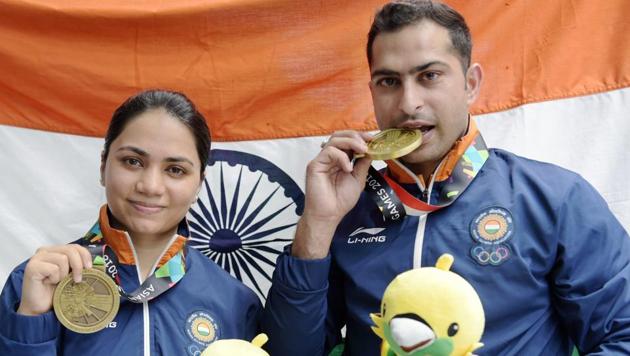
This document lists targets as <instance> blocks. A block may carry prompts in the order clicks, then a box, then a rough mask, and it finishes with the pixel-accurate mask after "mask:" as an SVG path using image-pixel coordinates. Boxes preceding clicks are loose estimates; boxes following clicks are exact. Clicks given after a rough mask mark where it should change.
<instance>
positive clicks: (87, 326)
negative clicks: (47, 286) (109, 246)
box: [53, 268, 120, 334]
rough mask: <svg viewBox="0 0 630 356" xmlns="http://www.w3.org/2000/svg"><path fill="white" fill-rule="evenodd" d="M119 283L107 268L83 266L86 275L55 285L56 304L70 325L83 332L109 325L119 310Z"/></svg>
mask: <svg viewBox="0 0 630 356" xmlns="http://www.w3.org/2000/svg"><path fill="white" fill-rule="evenodd" d="M119 304H120V294H119V293H118V286H116V283H114V281H113V280H112V279H111V278H110V277H109V276H108V275H107V274H105V272H102V271H99V270H97V269H94V268H88V269H84V270H83V279H82V281H81V282H80V283H74V281H73V280H72V275H71V274H69V275H68V276H66V278H64V279H63V280H62V281H61V282H60V283H59V284H58V285H57V288H56V289H55V294H54V296H53V308H54V309H55V315H57V319H59V321H60V322H61V324H63V326H65V327H66V328H68V329H70V330H72V331H74V332H77V333H82V334H88V333H93V332H97V331H99V330H101V329H103V328H105V327H106V326H107V325H108V324H109V323H110V322H111V321H112V320H114V317H115V316H116V313H118V307H119Z"/></svg>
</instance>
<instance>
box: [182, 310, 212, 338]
mask: <svg viewBox="0 0 630 356" xmlns="http://www.w3.org/2000/svg"><path fill="white" fill-rule="evenodd" d="M186 334H188V337H190V338H191V339H192V340H193V341H195V342H197V343H199V344H200V345H203V346H207V345H209V344H210V343H212V342H213V341H215V340H216V339H217V338H218V337H219V327H218V325H217V322H216V321H215V319H214V318H213V317H212V316H211V315H210V314H208V313H206V312H203V311H196V312H193V313H191V314H190V315H189V316H188V318H187V319H186Z"/></svg>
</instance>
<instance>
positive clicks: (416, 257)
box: [413, 213, 429, 268]
mask: <svg viewBox="0 0 630 356" xmlns="http://www.w3.org/2000/svg"><path fill="white" fill-rule="evenodd" d="M428 216H429V214H428V213H424V214H422V215H420V216H419V217H418V229H417V230H416V239H415V241H414V244H413V268H420V267H422V246H423V243H424V229H425V228H426V226H427V217H428Z"/></svg>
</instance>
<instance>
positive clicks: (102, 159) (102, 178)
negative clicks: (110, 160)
mask: <svg viewBox="0 0 630 356" xmlns="http://www.w3.org/2000/svg"><path fill="white" fill-rule="evenodd" d="M105 159H106V158H105V151H104V150H103V151H101V168H100V171H101V179H100V182H101V185H102V186H103V187H104V186H105Z"/></svg>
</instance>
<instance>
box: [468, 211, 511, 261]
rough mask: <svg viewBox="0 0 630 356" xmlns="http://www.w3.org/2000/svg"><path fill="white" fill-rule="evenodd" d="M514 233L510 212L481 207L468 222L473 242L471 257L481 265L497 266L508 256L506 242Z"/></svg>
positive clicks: (508, 248)
mask: <svg viewBox="0 0 630 356" xmlns="http://www.w3.org/2000/svg"><path fill="white" fill-rule="evenodd" d="M513 233H514V220H513V219H512V214H511V213H510V212H509V211H508V210H507V209H505V208H501V207H490V208H485V209H483V210H482V211H481V212H480V213H478V214H477V215H476V216H475V218H474V219H473V220H472V221H471V222H470V235H471V236H472V238H473V240H474V241H475V244H474V245H473V247H472V248H471V249H470V255H471V256H472V258H473V259H474V260H475V261H476V262H477V263H479V264H481V265H482V266H485V265H488V264H489V265H493V266H498V265H500V264H502V263H503V262H505V261H506V260H507V259H509V258H510V256H511V254H512V251H511V249H510V245H509V244H508V243H507V242H508V241H509V240H510V239H511V238H512V234H513Z"/></svg>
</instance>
